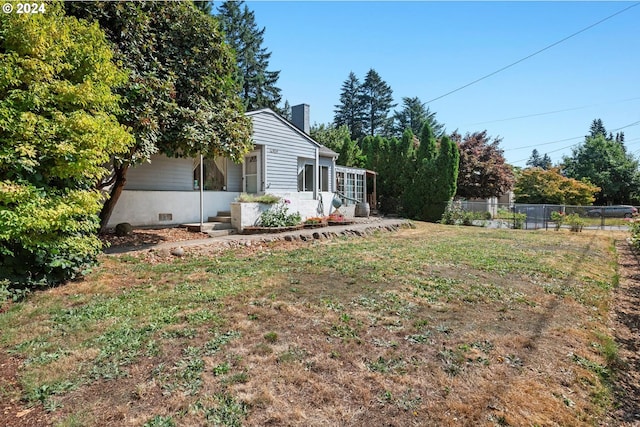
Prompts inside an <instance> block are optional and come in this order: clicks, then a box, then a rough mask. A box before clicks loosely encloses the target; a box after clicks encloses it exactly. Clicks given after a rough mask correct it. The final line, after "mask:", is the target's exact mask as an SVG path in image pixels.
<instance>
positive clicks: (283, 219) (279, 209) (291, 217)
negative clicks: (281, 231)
mask: <svg viewBox="0 0 640 427" xmlns="http://www.w3.org/2000/svg"><path fill="white" fill-rule="evenodd" d="M289 203H291V202H290V201H289V200H282V201H281V202H280V203H277V204H276V205H274V206H272V207H271V208H270V209H269V210H266V211H264V212H262V213H261V214H260V217H259V218H258V222H257V225H259V226H261V227H291V226H294V225H298V224H300V222H301V221H302V217H301V216H300V213H299V212H296V213H292V214H290V213H289V207H288V206H287V205H288V204H289Z"/></svg>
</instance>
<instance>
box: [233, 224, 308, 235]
mask: <svg viewBox="0 0 640 427" xmlns="http://www.w3.org/2000/svg"><path fill="white" fill-rule="evenodd" d="M303 227H304V225H303V224H299V225H292V226H290V227H259V226H251V227H244V228H243V229H242V234H273V233H284V232H287V231H296V230H301V229H302V228H303Z"/></svg>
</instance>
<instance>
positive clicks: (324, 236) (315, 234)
mask: <svg viewBox="0 0 640 427" xmlns="http://www.w3.org/2000/svg"><path fill="white" fill-rule="evenodd" d="M407 228H415V225H414V224H413V222H411V221H408V220H405V219H376V220H373V221H370V222H366V223H355V224H352V225H348V226H347V225H345V226H330V227H326V228H324V229H322V231H320V230H318V229H301V230H298V231H297V232H293V233H292V232H287V233H277V234H248V235H247V234H230V235H228V236H220V237H211V238H208V239H199V240H185V241H180V242H166V243H159V244H156V245H145V246H135V247H115V248H107V250H105V253H106V254H122V253H127V252H135V251H138V252H142V251H148V250H151V251H155V250H162V249H169V250H171V249H173V248H187V247H195V246H216V245H217V246H222V247H226V248H229V247H240V246H252V245H253V244H254V243H267V242H276V241H287V242H296V241H303V242H306V241H317V240H328V239H332V238H337V237H352V236H354V237H366V236H368V235H371V234H373V233H375V232H395V231H398V230H400V229H407ZM167 252H168V251H167Z"/></svg>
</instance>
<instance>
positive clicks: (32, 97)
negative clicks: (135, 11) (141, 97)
mask: <svg viewBox="0 0 640 427" xmlns="http://www.w3.org/2000/svg"><path fill="white" fill-rule="evenodd" d="M2 18H3V19H2V20H1V21H0V34H1V35H2V37H1V38H0V76H2V77H1V78H0V100H1V101H0V283H3V285H2V291H3V292H2V293H6V292H9V293H13V295H14V296H16V295H19V294H22V293H23V292H25V290H26V289H29V288H31V287H34V286H38V285H50V284H56V283H59V282H62V281H65V280H69V279H73V278H76V277H78V276H79V275H82V274H83V273H84V272H85V271H86V269H87V267H89V266H91V265H92V264H94V263H95V261H96V256H97V254H98V253H99V252H100V250H101V248H102V244H101V242H100V240H99V239H98V238H97V236H96V231H97V228H98V219H97V213H98V212H99V211H100V207H101V202H102V195H101V194H100V193H99V192H98V191H96V190H93V189H92V188H93V187H94V185H95V183H96V182H97V181H98V180H99V179H100V178H102V177H103V176H104V174H105V172H106V171H105V169H104V167H103V166H102V165H104V164H105V163H106V162H107V161H108V160H109V157H110V156H111V155H113V154H116V153H120V152H122V151H124V150H126V149H127V146H128V145H129V144H130V143H131V142H132V138H131V136H130V134H129V133H128V132H127V130H126V129H125V128H124V127H122V126H120V125H119V124H118V122H117V121H116V119H115V118H114V117H113V113H114V112H115V111H116V110H117V109H118V98H117V97H116V96H115V95H114V94H113V93H112V91H111V89H112V88H113V87H115V86H116V85H118V84H121V83H122V82H123V81H124V80H125V79H126V76H125V75H124V74H123V73H121V72H120V71H118V69H117V68H116V66H115V65H114V64H113V63H112V62H111V58H112V56H111V50H110V48H109V46H108V44H107V42H106V40H105V38H104V34H103V33H102V31H101V30H100V29H99V28H98V26H97V25H87V24H86V23H83V22H81V21H78V20H77V19H75V18H70V17H66V16H64V13H63V12H62V4H61V3H50V4H47V13H46V14H33V15H26V14H24V15H19V14H8V15H5V16H3V17H2ZM51 40H55V43H52V42H51Z"/></svg>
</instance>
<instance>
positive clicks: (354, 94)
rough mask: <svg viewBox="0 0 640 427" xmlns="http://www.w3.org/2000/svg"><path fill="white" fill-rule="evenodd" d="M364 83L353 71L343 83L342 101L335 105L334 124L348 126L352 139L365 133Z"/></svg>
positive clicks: (358, 137) (356, 138)
mask: <svg viewBox="0 0 640 427" xmlns="http://www.w3.org/2000/svg"><path fill="white" fill-rule="evenodd" d="M362 96H363V93H362V85H361V84H360V80H358V77H356V75H355V73H354V72H353V71H352V72H350V73H349V77H347V79H346V80H345V81H344V83H342V91H341V92H340V103H339V104H338V105H336V106H335V108H336V109H335V110H334V116H333V124H334V125H335V126H336V127H340V126H347V128H349V134H350V136H351V139H352V140H358V139H360V138H361V137H362V136H363V135H364V116H365V107H364V103H363V98H362Z"/></svg>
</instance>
